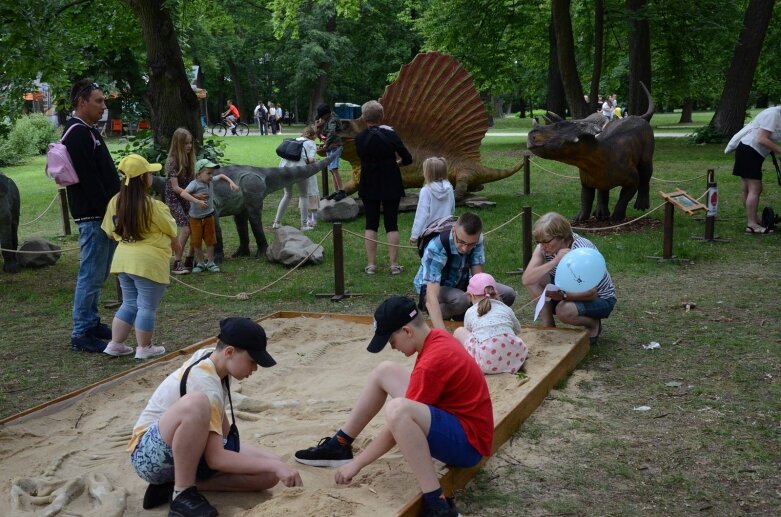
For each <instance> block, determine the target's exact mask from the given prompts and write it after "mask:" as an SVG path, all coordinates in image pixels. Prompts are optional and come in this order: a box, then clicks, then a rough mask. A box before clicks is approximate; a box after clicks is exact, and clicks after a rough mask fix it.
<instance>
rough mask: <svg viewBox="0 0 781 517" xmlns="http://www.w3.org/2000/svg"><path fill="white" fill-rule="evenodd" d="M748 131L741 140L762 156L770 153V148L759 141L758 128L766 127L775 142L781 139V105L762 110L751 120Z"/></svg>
mask: <svg viewBox="0 0 781 517" xmlns="http://www.w3.org/2000/svg"><path fill="white" fill-rule="evenodd" d="M748 127H749V128H750V129H749V130H748V132H747V133H746V134H745V135H744V136H743V138H741V139H740V142H741V143H743V144H746V145H749V146H751V147H752V148H753V149H754V150H755V151H756V152H758V153H759V154H760V155H762V157H767V155H768V154H770V149H768V148H767V147H765V146H764V145H761V144H760V143H759V142H757V133H758V131H757V129H764V130H766V131H769V132H770V139H771V140H772V141H773V142H778V141H781V107H780V106H775V107H773V108H768V109H766V110H764V111H762V112H761V113H760V114H759V115H757V116H756V117H754V120H752V121H751V122H749V124H748Z"/></svg>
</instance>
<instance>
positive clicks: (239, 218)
mask: <svg viewBox="0 0 781 517" xmlns="http://www.w3.org/2000/svg"><path fill="white" fill-rule="evenodd" d="M233 220H234V221H235V222H236V233H238V235H239V248H238V249H237V250H236V251H235V252H234V253H233V255H231V256H232V257H249V255H250V253H249V232H248V231H247V212H242V213H240V214H236V215H234V216H233Z"/></svg>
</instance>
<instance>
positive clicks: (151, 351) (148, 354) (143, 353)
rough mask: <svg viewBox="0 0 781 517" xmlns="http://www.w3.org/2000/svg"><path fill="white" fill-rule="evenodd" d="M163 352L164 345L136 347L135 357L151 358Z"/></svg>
mask: <svg viewBox="0 0 781 517" xmlns="http://www.w3.org/2000/svg"><path fill="white" fill-rule="evenodd" d="M164 353H165V347H164V346H160V345H149V346H138V347H136V359H151V358H152V357H157V356H158V355H163V354H164Z"/></svg>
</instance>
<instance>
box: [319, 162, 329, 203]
mask: <svg viewBox="0 0 781 517" xmlns="http://www.w3.org/2000/svg"><path fill="white" fill-rule="evenodd" d="M322 175H323V182H322V183H323V192H322V193H321V194H320V197H328V167H326V168H325V170H324V171H322Z"/></svg>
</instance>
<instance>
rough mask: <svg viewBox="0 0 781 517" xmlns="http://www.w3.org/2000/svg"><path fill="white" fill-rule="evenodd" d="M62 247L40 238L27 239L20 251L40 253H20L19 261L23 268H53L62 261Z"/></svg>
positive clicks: (18, 255)
mask: <svg viewBox="0 0 781 517" xmlns="http://www.w3.org/2000/svg"><path fill="white" fill-rule="evenodd" d="M60 249H61V248H60V247H59V246H57V245H56V244H53V243H51V242H49V241H47V240H46V239H41V238H40V237H29V238H28V239H25V241H24V242H23V243H22V246H21V247H20V248H19V251H25V252H27V251H39V252H40V253H18V254H17V260H18V262H19V265H20V266H22V267H43V266H52V265H54V264H56V263H57V261H58V260H59V259H60V255H62V253H61V252H60Z"/></svg>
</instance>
